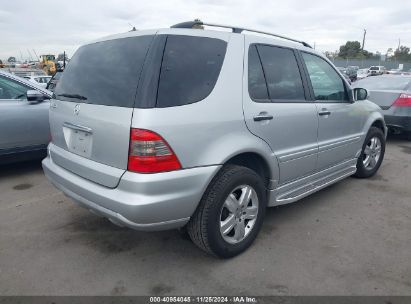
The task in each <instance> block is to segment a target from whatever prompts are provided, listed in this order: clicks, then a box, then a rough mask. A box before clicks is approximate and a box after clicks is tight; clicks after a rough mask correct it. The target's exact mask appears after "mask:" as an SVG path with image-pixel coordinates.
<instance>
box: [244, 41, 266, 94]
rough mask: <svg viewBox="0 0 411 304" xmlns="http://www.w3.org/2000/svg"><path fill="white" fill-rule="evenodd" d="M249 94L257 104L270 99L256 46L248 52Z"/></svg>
mask: <svg viewBox="0 0 411 304" xmlns="http://www.w3.org/2000/svg"><path fill="white" fill-rule="evenodd" d="M248 92H249V94H250V97H251V99H253V100H255V101H257V102H258V101H266V100H268V99H269V97H268V90H267V84H266V82H265V78H264V72H263V67H262V66H261V61H260V57H259V55H258V52H257V47H256V46H255V45H252V46H251V47H250V50H249V52H248Z"/></svg>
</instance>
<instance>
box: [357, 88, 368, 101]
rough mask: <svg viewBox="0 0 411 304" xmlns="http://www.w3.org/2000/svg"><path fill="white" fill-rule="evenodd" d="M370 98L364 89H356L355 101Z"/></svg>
mask: <svg viewBox="0 0 411 304" xmlns="http://www.w3.org/2000/svg"><path fill="white" fill-rule="evenodd" d="M367 97H368V91H367V90H366V89H363V88H355V89H354V100H365V99H367Z"/></svg>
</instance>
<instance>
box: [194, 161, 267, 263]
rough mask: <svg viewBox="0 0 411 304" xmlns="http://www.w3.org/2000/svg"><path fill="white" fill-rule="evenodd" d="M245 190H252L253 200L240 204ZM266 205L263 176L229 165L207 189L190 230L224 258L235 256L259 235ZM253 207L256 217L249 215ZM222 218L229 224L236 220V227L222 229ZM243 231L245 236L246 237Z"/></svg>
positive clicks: (207, 248) (202, 245)
mask: <svg viewBox="0 0 411 304" xmlns="http://www.w3.org/2000/svg"><path fill="white" fill-rule="evenodd" d="M247 187H248V188H247ZM247 189H249V192H247V191H248V190H247ZM253 191H254V192H253ZM244 193H245V194H247V193H249V194H250V196H249V197H250V200H249V201H247V202H246V203H245V204H247V206H245V207H244V206H243V207H240V206H241V205H240V204H237V203H239V202H240V201H241V198H242V197H243V196H242V195H243V194H244ZM245 196H246V195H245ZM232 198H233V199H238V200H232ZM227 202H228V203H227ZM256 204H257V205H256ZM266 205H267V202H266V194H265V187H264V182H263V180H262V178H261V177H260V176H259V175H257V174H256V173H255V172H254V171H253V170H250V169H248V168H246V167H241V166H237V165H226V166H224V167H223V168H222V169H221V170H220V172H219V173H218V174H217V175H216V176H215V177H214V178H213V180H212V181H211V183H210V185H209V186H208V188H207V190H206V191H205V193H204V195H203V197H202V199H201V201H200V204H199V206H198V207H197V210H196V211H195V212H194V214H193V216H192V217H191V219H190V221H189V223H188V224H187V230H188V234H189V236H190V238H191V240H192V241H193V242H194V243H195V244H196V245H197V246H198V247H200V248H201V249H202V250H204V251H206V252H208V253H210V254H212V255H215V256H217V257H220V258H229V257H233V256H235V255H238V254H240V253H241V252H243V251H245V250H246V249H247V248H248V247H249V246H250V245H251V244H252V242H253V241H254V239H255V238H256V237H257V234H258V232H259V230H260V228H261V224H262V222H263V218H264V215H265V209H266ZM241 208H244V209H241ZM230 210H237V211H233V212H231V211H230ZM239 210H240V211H241V210H243V211H244V212H245V213H244V212H242V211H241V212H239ZM251 210H252V212H256V214H255V218H254V220H253V219H246V218H245V217H250V218H251V216H252V215H251ZM246 211H247V212H248V213H249V214H248V213H247V212H246ZM244 214H246V215H244ZM226 216H227V217H226ZM233 217H234V219H233ZM242 217H243V218H242ZM241 219H242V221H241ZM229 220H230V221H229ZM222 221H226V223H227V224H228V223H232V222H233V221H235V224H234V226H233V228H232V230H228V229H230V228H227V230H226V232H227V233H226V234H225V235H223V233H222V232H220V225H221V224H222ZM224 223H225V222H224ZM230 226H231V225H228V226H227V227H230ZM242 227H244V229H242ZM247 227H251V228H247ZM247 231H248V232H247ZM243 232H244V234H243ZM241 235H243V236H244V238H243V239H241V237H240V236H241Z"/></svg>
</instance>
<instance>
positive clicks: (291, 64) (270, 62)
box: [257, 45, 305, 102]
mask: <svg viewBox="0 0 411 304" xmlns="http://www.w3.org/2000/svg"><path fill="white" fill-rule="evenodd" d="M257 49H258V53H259V55H260V58H261V62H262V65H263V70H264V75H265V78H266V81H267V86H268V92H269V95H270V98H271V100H272V101H273V102H275V101H276V100H278V101H298V100H305V95H304V87H303V82H302V79H301V74H300V70H299V68H298V64H297V59H296V58H295V55H294V51H293V50H291V49H287V48H281V47H275V46H267V45H258V46H257Z"/></svg>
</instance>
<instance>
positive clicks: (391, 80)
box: [357, 76, 411, 90]
mask: <svg viewBox="0 0 411 304" xmlns="http://www.w3.org/2000/svg"><path fill="white" fill-rule="evenodd" d="M410 82H411V78H409V77H404V78H402V77H401V76H392V77H381V76H375V77H368V78H365V79H363V80H360V81H358V82H357V87H361V88H365V89H367V90H405V89H406V88H407V86H408V85H409V83H410Z"/></svg>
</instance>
